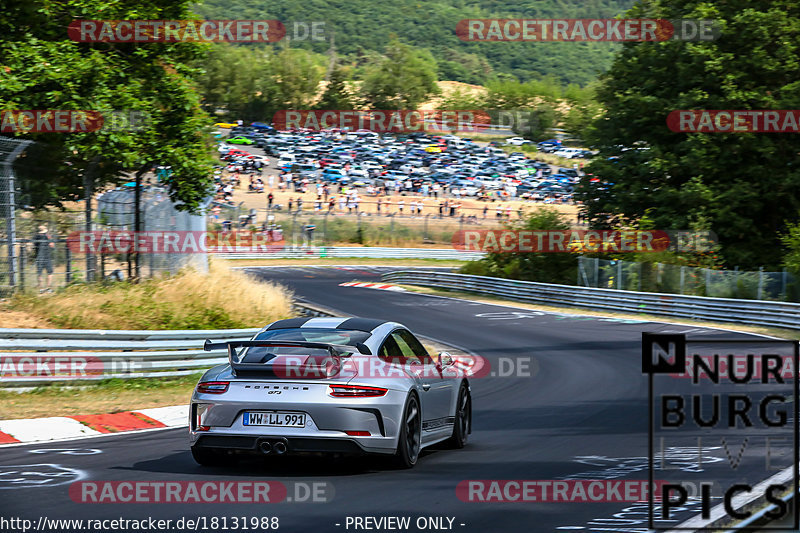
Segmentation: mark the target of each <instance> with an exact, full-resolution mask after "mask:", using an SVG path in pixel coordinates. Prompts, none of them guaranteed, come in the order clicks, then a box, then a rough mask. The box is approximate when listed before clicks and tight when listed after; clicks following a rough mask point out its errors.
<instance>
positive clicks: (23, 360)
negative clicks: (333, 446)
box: [0, 328, 258, 387]
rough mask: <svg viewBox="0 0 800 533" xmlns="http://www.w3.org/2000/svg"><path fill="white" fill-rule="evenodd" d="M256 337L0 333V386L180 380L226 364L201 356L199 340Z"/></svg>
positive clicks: (224, 357) (221, 355) (220, 354)
mask: <svg viewBox="0 0 800 533" xmlns="http://www.w3.org/2000/svg"><path fill="white" fill-rule="evenodd" d="M257 331H258V328H252V329H233V330H205V331H204V330H196V331H195V330H189V331H177V330H176V331H129V330H91V329H83V330H81V329H2V330H0V386H2V387H20V386H22V387H30V386H36V385H45V384H48V383H65V382H76V381H97V380H101V379H108V378H123V379H125V378H141V377H171V376H185V375H188V374H194V373H196V372H200V371H201V370H203V369H206V368H211V367H212V366H214V365H218V364H222V363H226V362H227V361H228V354H227V353H226V352H225V351H216V352H205V351H203V341H204V340H205V339H249V338H251V337H252V336H253V335H255V333H256V332H257ZM73 362H74V363H75V365H77V366H73ZM59 365H60V366H59ZM81 365H83V367H81ZM57 368H58V369H60V370H56V369H57ZM83 369H85V371H84V370H83Z"/></svg>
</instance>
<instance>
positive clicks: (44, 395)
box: [0, 373, 202, 420]
mask: <svg viewBox="0 0 800 533" xmlns="http://www.w3.org/2000/svg"><path fill="white" fill-rule="evenodd" d="M201 375H202V374H201V373H198V374H193V375H189V376H181V377H174V378H136V379H108V380H103V381H100V382H98V383H93V384H90V385H85V386H80V387H58V386H47V387H38V388H36V389H33V390H28V391H25V392H18V391H14V390H13V389H0V404H2V406H3V409H2V411H0V420H13V419H17V418H40V417H46V416H71V415H92V414H107V413H119V412H122V411H136V410H138V409H147V408H149V407H166V406H168V405H183V404H187V403H189V398H190V397H191V395H192V390H193V389H194V386H195V385H196V384H197V381H198V380H199V379H200V376H201Z"/></svg>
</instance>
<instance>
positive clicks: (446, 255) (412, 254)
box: [212, 246, 486, 261]
mask: <svg viewBox="0 0 800 533" xmlns="http://www.w3.org/2000/svg"><path fill="white" fill-rule="evenodd" d="M212 256H213V257H219V258H220V259H306V258H314V259H316V258H323V257H358V258H373V259H411V258H413V259H420V258H422V259H452V260H458V261H474V260H477V259H481V258H483V257H485V256H486V254H485V253H484V252H469V251H463V252H462V251H459V250H454V249H453V248H379V247H372V246H363V247H362V246H311V247H305V248H303V247H285V248H282V249H280V250H275V251H264V252H252V251H247V250H243V251H241V252H228V253H215V254H212Z"/></svg>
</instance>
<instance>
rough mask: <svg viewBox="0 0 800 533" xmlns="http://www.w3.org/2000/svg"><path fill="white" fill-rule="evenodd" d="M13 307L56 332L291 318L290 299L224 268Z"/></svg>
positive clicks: (79, 289) (79, 290)
mask: <svg viewBox="0 0 800 533" xmlns="http://www.w3.org/2000/svg"><path fill="white" fill-rule="evenodd" d="M11 306H12V308H14V309H16V310H21V311H25V312H27V313H29V314H31V315H33V316H36V317H39V318H40V319H42V320H45V321H47V322H49V323H51V324H53V325H54V326H56V327H62V328H90V329H91V328H98V329H217V328H240V327H258V326H262V325H263V324H265V323H268V322H271V321H273V320H277V319H280V318H286V317H288V316H290V315H291V312H292V309H291V294H290V293H289V291H288V290H287V289H285V288H284V287H281V286H278V285H273V284H269V283H261V282H258V281H255V280H253V279H252V278H249V277H248V276H247V275H246V274H244V273H243V272H239V271H234V270H230V269H229V268H228V267H227V266H225V265H224V264H223V263H221V262H220V263H215V262H213V261H212V262H211V266H210V269H209V272H208V273H207V274H203V273H199V272H197V271H195V270H190V269H187V270H184V271H182V272H180V273H179V274H178V275H176V276H173V277H168V278H161V279H154V280H146V281H143V282H142V283H139V284H132V283H128V282H122V283H111V284H97V285H73V286H70V287H67V288H65V289H63V290H60V291H58V292H56V293H53V294H45V295H39V296H33V295H19V296H16V297H15V298H14V299H13V300H12V303H11Z"/></svg>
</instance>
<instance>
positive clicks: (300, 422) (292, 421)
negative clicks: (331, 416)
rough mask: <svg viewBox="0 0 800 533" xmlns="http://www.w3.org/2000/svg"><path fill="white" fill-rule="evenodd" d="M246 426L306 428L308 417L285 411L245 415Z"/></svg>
mask: <svg viewBox="0 0 800 533" xmlns="http://www.w3.org/2000/svg"><path fill="white" fill-rule="evenodd" d="M244 425H245V426H272V427H287V428H302V427H305V426H306V415H305V414H304V413H290V412H284V411H264V412H258V413H245V414H244Z"/></svg>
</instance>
